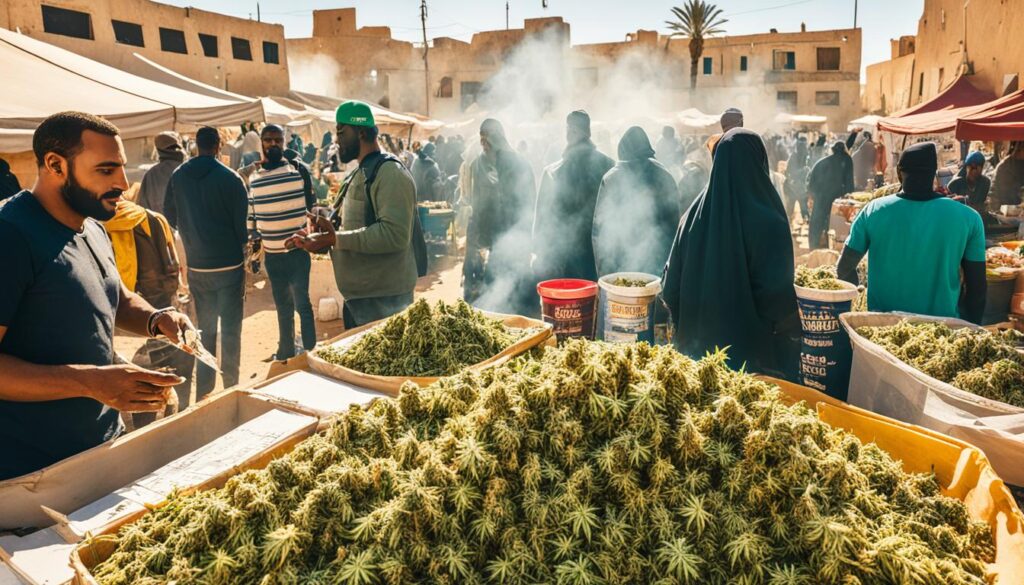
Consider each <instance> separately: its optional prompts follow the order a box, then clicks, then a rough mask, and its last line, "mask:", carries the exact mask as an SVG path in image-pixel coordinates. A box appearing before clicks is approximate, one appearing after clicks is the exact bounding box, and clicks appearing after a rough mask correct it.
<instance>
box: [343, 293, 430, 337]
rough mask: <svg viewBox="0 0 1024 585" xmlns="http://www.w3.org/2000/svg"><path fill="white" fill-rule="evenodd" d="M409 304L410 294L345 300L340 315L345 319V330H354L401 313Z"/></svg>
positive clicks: (410, 302) (410, 301)
mask: <svg viewBox="0 0 1024 585" xmlns="http://www.w3.org/2000/svg"><path fill="white" fill-rule="evenodd" d="M411 304H412V292H409V293H406V294H402V295H394V296H390V297H372V298H368V299H353V300H348V299H345V304H344V305H343V307H342V311H341V313H342V317H343V318H344V319H345V329H354V328H356V327H362V326H363V325H366V324H368V323H373V322H374V321H380V320H381V319H386V318H388V317H390V316H392V315H394V314H396V313H401V312H402V311H404V310H405V308H406V307H408V306H409V305H411Z"/></svg>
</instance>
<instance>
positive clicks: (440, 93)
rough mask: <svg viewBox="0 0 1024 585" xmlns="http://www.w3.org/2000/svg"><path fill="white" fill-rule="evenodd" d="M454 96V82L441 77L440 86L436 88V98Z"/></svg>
mask: <svg viewBox="0 0 1024 585" xmlns="http://www.w3.org/2000/svg"><path fill="white" fill-rule="evenodd" d="M454 95H455V82H454V81H453V80H452V78H451V77H442V78H441V85H439V86H437V96H436V97H439V98H450V97H452V96H454Z"/></svg>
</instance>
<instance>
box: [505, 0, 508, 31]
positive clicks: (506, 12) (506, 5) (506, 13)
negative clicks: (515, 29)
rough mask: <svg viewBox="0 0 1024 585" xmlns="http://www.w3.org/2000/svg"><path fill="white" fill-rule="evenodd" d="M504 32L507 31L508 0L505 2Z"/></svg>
mask: <svg viewBox="0 0 1024 585" xmlns="http://www.w3.org/2000/svg"><path fill="white" fill-rule="evenodd" d="M505 30H508V0H505Z"/></svg>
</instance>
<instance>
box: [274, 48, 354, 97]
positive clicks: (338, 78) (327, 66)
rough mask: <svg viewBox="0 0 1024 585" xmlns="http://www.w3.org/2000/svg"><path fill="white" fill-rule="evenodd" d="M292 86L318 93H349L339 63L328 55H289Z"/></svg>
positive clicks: (328, 94)
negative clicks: (343, 81)
mask: <svg viewBox="0 0 1024 585" xmlns="http://www.w3.org/2000/svg"><path fill="white" fill-rule="evenodd" d="M288 78H289V80H290V81H291V88H292V89H293V90H296V91H304V92H306V93H313V94H316V95H326V96H344V95H348V93H347V92H346V91H345V87H344V85H343V83H342V80H343V79H344V76H342V75H341V70H340V69H339V68H338V63H337V61H335V60H334V59H333V58H331V57H328V56H327V55H301V56H300V55H297V56H292V55H291V54H290V53H289V55H288Z"/></svg>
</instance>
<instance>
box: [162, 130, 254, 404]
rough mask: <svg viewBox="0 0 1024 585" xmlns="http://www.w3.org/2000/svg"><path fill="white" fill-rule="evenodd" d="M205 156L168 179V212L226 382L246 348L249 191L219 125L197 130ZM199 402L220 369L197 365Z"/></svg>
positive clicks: (205, 335)
mask: <svg viewBox="0 0 1024 585" xmlns="http://www.w3.org/2000/svg"><path fill="white" fill-rule="evenodd" d="M196 146H197V148H198V152H199V156H197V157H195V158H193V159H191V160H189V161H188V162H186V163H185V164H183V165H181V166H180V167H178V168H177V169H176V170H175V171H174V174H172V175H171V180H170V182H169V183H168V184H167V195H166V198H165V200H164V214H165V215H166V217H167V221H168V222H169V223H170V224H171V226H172V227H174V228H175V229H177V230H178V231H179V232H180V234H181V240H182V243H184V245H185V253H186V256H187V257H188V262H189V265H188V282H189V289H190V290H191V292H192V296H193V298H194V299H195V303H196V316H197V317H198V320H199V324H198V325H199V329H200V330H201V331H202V341H203V345H204V346H206V348H207V349H209V350H210V351H216V350H217V325H218V321H219V323H220V335H221V337H220V341H221V350H222V352H221V353H220V354H219V355H218V358H219V360H220V369H221V371H222V372H223V381H224V387H225V388H229V387H231V386H234V385H235V384H237V383H238V368H239V361H240V358H241V351H242V301H243V299H244V297H245V268H244V266H243V265H244V255H245V244H246V242H247V241H248V232H247V229H246V217H247V214H248V191H247V190H246V188H245V184H244V183H243V182H242V179H241V177H239V176H238V173H236V172H235V171H232V170H231V169H229V168H228V167H226V166H224V164H222V163H221V162H220V161H219V160H218V159H217V155H218V154H219V153H220V146H221V142H220V135H219V134H218V133H217V130H216V129H215V128H210V127H208V126H206V127H203V128H200V129H199V131H198V132H197V133H196ZM196 367H197V368H198V370H197V372H196V401H197V402H198V401H199V400H201V399H202V398H203V397H204V396H206V395H207V394H209V393H210V392H211V391H212V390H213V387H214V385H215V384H216V372H215V371H214V370H213V369H212V368H210V367H208V366H205V365H202V364H197V365H196Z"/></svg>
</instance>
